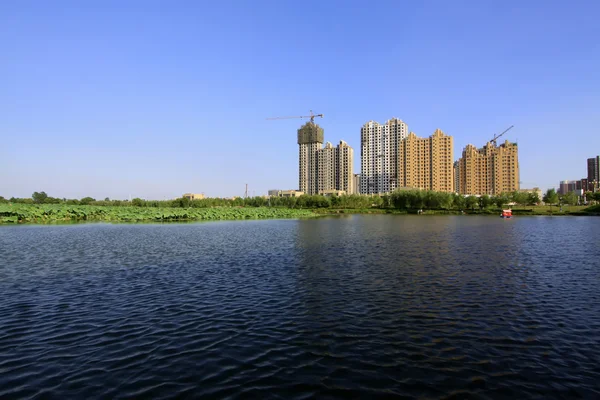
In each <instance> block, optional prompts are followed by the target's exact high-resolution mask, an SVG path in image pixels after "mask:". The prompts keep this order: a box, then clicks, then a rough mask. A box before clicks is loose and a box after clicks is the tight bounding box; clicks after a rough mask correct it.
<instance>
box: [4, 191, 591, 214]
mask: <svg viewBox="0 0 600 400" xmlns="http://www.w3.org/2000/svg"><path fill="white" fill-rule="evenodd" d="M573 196H574V195H573ZM593 196H600V194H599V193H594V194H592V197H593ZM575 198H576V196H575ZM540 201H541V199H540V198H539V197H538V195H537V194H536V193H526V192H513V193H506V194H501V195H499V196H488V195H483V196H463V195H459V194H456V193H446V192H435V191H429V190H397V191H395V192H394V193H391V194H389V195H383V196H377V195H358V194H353V195H342V196H331V197H326V196H321V195H314V196H309V195H303V196H299V197H270V198H269V197H247V198H242V197H238V198H234V199H225V198H205V199H199V200H190V199H188V198H184V197H182V198H178V199H174V200H144V199H140V198H134V199H132V200H131V201H129V200H111V199H109V198H105V199H104V200H97V199H94V198H92V197H84V198H81V199H66V198H62V199H60V198H56V197H51V196H49V195H48V194H46V192H34V193H33V194H32V196H31V198H14V197H13V198H10V199H8V200H7V199H4V198H3V197H1V196H0V202H4V203H6V202H10V203H22V204H67V205H92V206H117V207H132V206H133V207H178V208H210V207H286V208H337V209H368V208H392V209H399V210H410V209H439V210H451V209H455V210H468V209H471V210H475V209H486V208H490V207H497V208H501V207H504V206H505V205H507V204H518V205H523V206H533V205H536V204H539V203H540ZM544 201H545V202H546V203H549V204H558V203H559V202H562V204H577V203H576V200H573V199H572V198H571V197H570V196H562V197H560V196H559V195H558V194H556V191H554V189H550V190H549V191H548V192H547V193H546V194H545V195H544ZM597 201H600V199H598V200H597Z"/></svg>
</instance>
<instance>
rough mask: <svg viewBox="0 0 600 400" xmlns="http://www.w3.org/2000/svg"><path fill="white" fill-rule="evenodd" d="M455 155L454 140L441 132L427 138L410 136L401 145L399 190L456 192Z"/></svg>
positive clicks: (399, 146)
mask: <svg viewBox="0 0 600 400" xmlns="http://www.w3.org/2000/svg"><path fill="white" fill-rule="evenodd" d="M453 154H454V142H453V138H452V136H448V135H445V134H444V132H442V131H441V130H440V129H436V130H435V132H434V133H433V135H431V136H430V137H428V138H420V137H417V135H415V134H414V133H413V132H411V133H409V134H408V136H407V137H406V139H404V140H402V141H400V143H399V144H398V167H397V169H396V171H397V176H398V177H397V184H396V187H412V188H419V189H422V190H435V191H438V192H453V191H454V173H453V162H452V158H453Z"/></svg>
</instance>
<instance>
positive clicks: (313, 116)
mask: <svg viewBox="0 0 600 400" xmlns="http://www.w3.org/2000/svg"><path fill="white" fill-rule="evenodd" d="M315 117H321V118H323V114H313V112H312V110H310V115H300V116H293V117H273V118H267V119H268V120H271V119H292V118H310V122H315Z"/></svg>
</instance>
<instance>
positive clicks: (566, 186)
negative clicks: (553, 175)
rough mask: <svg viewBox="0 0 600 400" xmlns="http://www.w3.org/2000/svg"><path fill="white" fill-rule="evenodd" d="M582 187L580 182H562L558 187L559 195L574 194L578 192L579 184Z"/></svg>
mask: <svg viewBox="0 0 600 400" xmlns="http://www.w3.org/2000/svg"><path fill="white" fill-rule="evenodd" d="M578 183H579V184H580V185H581V182H579V181H574V180H573V181H560V185H559V187H558V193H560V194H567V193H570V192H574V191H576V190H577V184H578Z"/></svg>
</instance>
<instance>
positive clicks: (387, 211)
mask: <svg viewBox="0 0 600 400" xmlns="http://www.w3.org/2000/svg"><path fill="white" fill-rule="evenodd" d="M578 208H579V209H575V210H568V209H567V210H563V211H562V212H561V211H560V209H558V208H556V210H554V209H548V208H546V207H540V208H537V209H536V208H533V207H532V208H513V209H512V210H513V216H515V217H519V216H572V217H577V216H590V217H592V216H594V217H596V216H600V212H596V209H595V208H594V209H593V211H585V210H584V209H581V207H578ZM418 211H419V210H417V209H407V210H398V209H392V208H366V209H353V208H340V209H337V208H304V209H302V208H285V207H215V208H153V207H110V206H68V205H19V204H15V205H6V204H4V205H2V206H1V207H0V225H29V224H32V225H68V224H78V223H95V222H98V223H112V224H118V223H124V224H129V223H159V224H163V223H193V222H211V221H240V220H267V219H299V218H317V217H323V216H340V215H353V214H364V215H420V216H428V215H461V216H462V215H464V216H472V215H475V216H490V217H498V216H500V210H496V209H484V210H464V211H460V210H427V209H425V210H422V212H421V213H419V212H418Z"/></svg>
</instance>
